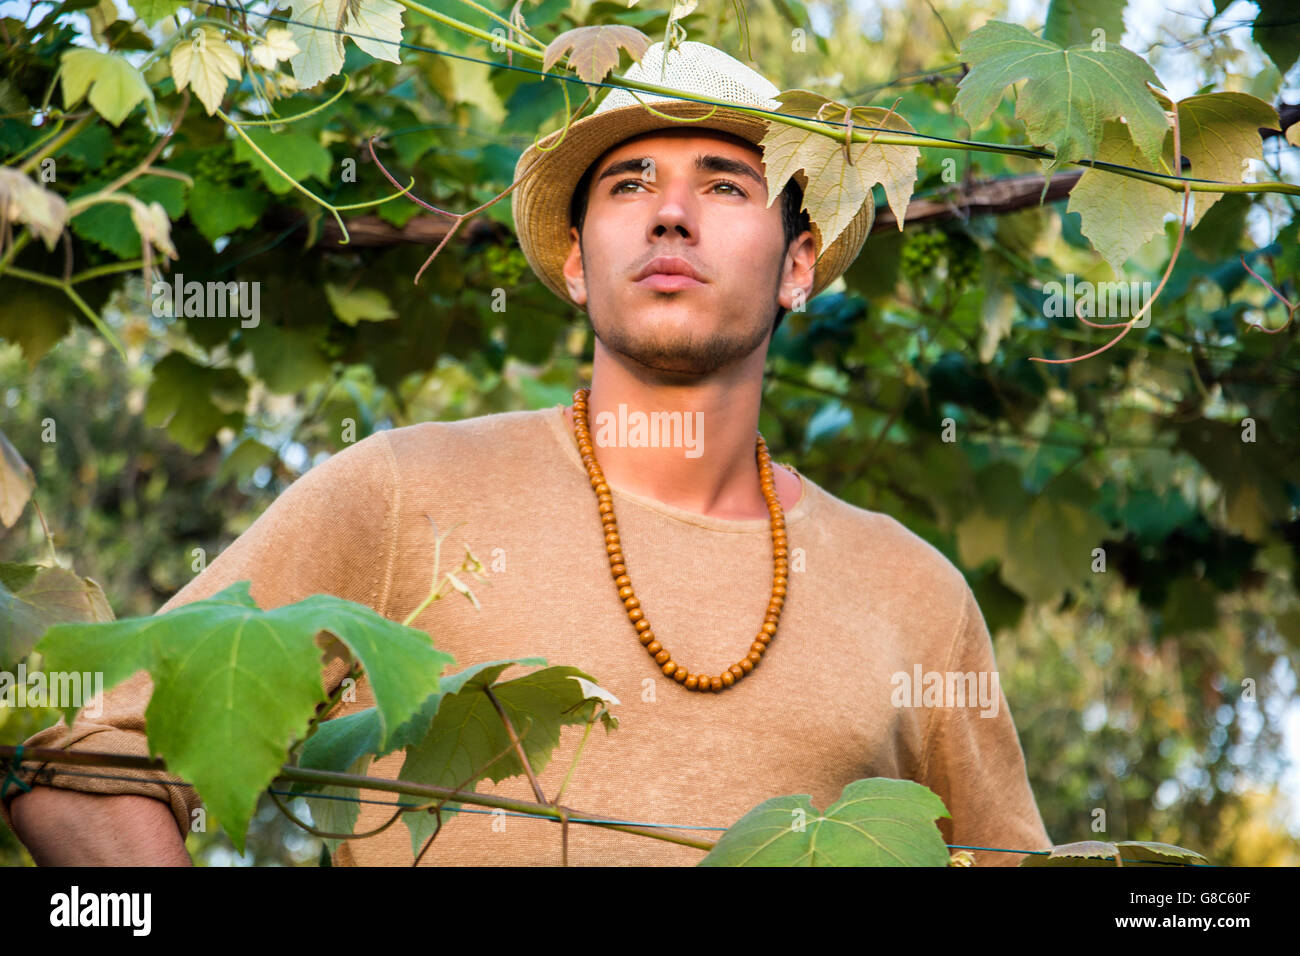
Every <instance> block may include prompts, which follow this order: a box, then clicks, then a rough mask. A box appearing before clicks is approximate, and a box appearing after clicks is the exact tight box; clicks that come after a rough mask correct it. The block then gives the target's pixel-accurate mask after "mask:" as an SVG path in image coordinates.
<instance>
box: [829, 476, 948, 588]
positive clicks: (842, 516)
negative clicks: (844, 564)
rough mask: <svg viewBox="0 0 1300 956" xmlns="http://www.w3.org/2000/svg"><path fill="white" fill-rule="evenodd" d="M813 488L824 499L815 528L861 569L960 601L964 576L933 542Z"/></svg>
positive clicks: (890, 518)
mask: <svg viewBox="0 0 1300 956" xmlns="http://www.w3.org/2000/svg"><path fill="white" fill-rule="evenodd" d="M804 477H805V478H807V476H806V475H805V476H804ZM810 483H811V481H810ZM814 488H815V489H816V492H815V493H816V494H818V495H819V496H820V497H821V499H822V501H821V505H822V507H821V508H820V509H819V510H820V513H821V517H820V520H819V521H818V522H817V524H818V525H819V527H821V528H822V529H823V530H824V532H825V533H826V534H827V535H828V536H830V537H831V538H833V539H836V540H838V541H841V542H843V543H844V544H845V545H847V549H846V550H848V551H849V552H851V554H852V555H853V557H854V559H856V560H860V561H861V562H862V564H863V566H864V569H868V570H870V572H871V573H872V574H875V575H881V574H885V575H888V576H889V577H890V578H891V579H893V581H894V583H895V585H896V586H903V585H904V584H906V586H907V587H908V588H911V587H915V588H917V589H923V590H924V591H925V592H926V593H927V594H928V595H929V596H930V597H932V598H939V599H940V600H944V601H958V602H959V601H961V600H963V599H964V597H965V593H964V592H965V590H966V589H967V587H968V585H967V582H966V576H965V575H964V574H963V573H962V571H961V569H960V568H958V567H957V565H956V564H954V563H953V562H952V560H951V559H950V558H949V557H948V556H947V555H946V554H944V553H943V552H942V551H941V550H939V548H938V547H936V546H935V545H934V544H932V543H931V542H929V541H927V540H926V539H925V538H923V537H921V535H919V534H917V533H916V532H915V531H913V530H912V529H911V528H909V527H907V525H905V524H903V522H901V521H899V520H898V519H897V518H895V517H894V516H893V515H890V514H887V513H886V512H883V511H874V510H872V509H870V508H864V507H861V506H859V505H855V504H852V503H851V502H848V501H845V500H844V499H843V498H839V497H836V496H835V495H833V494H831V493H830V492H829V491H827V490H826V489H825V488H822V487H820V486H817V485H814Z"/></svg>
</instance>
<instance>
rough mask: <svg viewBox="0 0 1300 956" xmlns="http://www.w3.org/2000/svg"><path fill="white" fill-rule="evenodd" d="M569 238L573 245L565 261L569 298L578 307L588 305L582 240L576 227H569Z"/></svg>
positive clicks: (565, 278)
mask: <svg viewBox="0 0 1300 956" xmlns="http://www.w3.org/2000/svg"><path fill="white" fill-rule="evenodd" d="M569 238H571V239H572V240H573V245H572V247H570V249H569V256H568V258H567V259H565V260H564V269H563V272H564V284H565V285H566V286H568V288H569V298H571V299H572V300H573V301H574V302H575V303H577V304H578V305H586V304H587V276H586V274H585V273H584V272H583V269H582V240H581V239H580V238H579V236H578V230H577V228H575V227H574V226H570V227H569Z"/></svg>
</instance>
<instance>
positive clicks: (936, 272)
mask: <svg viewBox="0 0 1300 956" xmlns="http://www.w3.org/2000/svg"><path fill="white" fill-rule="evenodd" d="M899 267H900V268H901V269H902V270H903V275H905V276H906V277H907V278H908V279H911V280H913V281H917V280H920V279H921V278H924V277H933V278H935V279H937V280H939V281H941V282H947V283H950V284H951V285H952V286H953V287H954V288H955V289H957V290H958V291H961V290H963V289H965V288H966V287H967V286H969V285H970V284H971V283H972V282H974V281H975V279H976V278H977V277H978V276H979V271H980V249H979V246H978V245H977V244H976V243H975V241H974V240H973V239H971V237H970V236H968V235H966V233H964V232H952V233H948V232H944V231H942V230H939V229H926V230H922V231H919V232H913V233H910V234H909V235H908V236H907V238H906V239H904V240H903V251H902V254H901V258H900V262H899Z"/></svg>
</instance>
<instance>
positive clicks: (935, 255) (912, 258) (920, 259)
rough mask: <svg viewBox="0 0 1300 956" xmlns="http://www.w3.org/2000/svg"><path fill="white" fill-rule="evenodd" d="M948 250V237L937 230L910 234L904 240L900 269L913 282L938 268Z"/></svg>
mask: <svg viewBox="0 0 1300 956" xmlns="http://www.w3.org/2000/svg"><path fill="white" fill-rule="evenodd" d="M947 248H948V237H947V235H945V234H944V233H942V232H940V231H939V230H937V229H925V230H921V231H918V232H912V233H908V235H907V237H906V238H905V239H904V240H903V252H902V256H901V259H900V261H899V267H900V268H901V269H902V270H903V275H905V276H907V278H909V279H912V280H913V281H915V280H917V279H920V278H921V277H922V276H927V275H929V274H930V273H932V272H934V270H935V269H936V268H937V267H938V265H939V261H940V260H941V259H943V257H944V255H945V254H946V252H947Z"/></svg>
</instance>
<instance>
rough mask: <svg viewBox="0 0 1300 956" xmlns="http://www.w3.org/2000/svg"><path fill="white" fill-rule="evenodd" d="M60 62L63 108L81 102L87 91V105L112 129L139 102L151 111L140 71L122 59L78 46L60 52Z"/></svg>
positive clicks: (149, 94) (152, 105) (150, 102)
mask: <svg viewBox="0 0 1300 956" xmlns="http://www.w3.org/2000/svg"><path fill="white" fill-rule="evenodd" d="M60 63H61V71H60V75H61V76H62V78H63V107H64V109H71V108H72V107H73V106H75V105H76V104H77V103H79V102H81V98H82V97H83V96H85V95H86V93H87V91H89V93H90V105H91V106H93V107H94V108H95V110H96V112H98V113H99V115H100V116H102V117H104V119H106V120H108V121H109V122H110V123H112V124H113V125H114V126H120V125H122V120H124V119H126V117H127V115H128V114H130V112H131V110H133V109H135V108H136V106H138V105H139V104H140V103H145V104H146V108H147V109H149V110H150V111H151V112H152V110H153V108H154V99H153V91H151V90H150V89H149V84H147V83H146V82H145V80H144V77H143V76H141V75H140V71H139V70H137V69H136V68H135V67H134V66H132V65H131V64H130V63H128V62H127V61H126V60H124V59H123V58H122V57H120V56H117V55H115V54H112V53H100V52H99V51H97V50H86V49H82V48H80V47H78V48H76V49H73V50H68V51H67V52H66V53H64V54H63V59H62V60H61V61H60Z"/></svg>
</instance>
